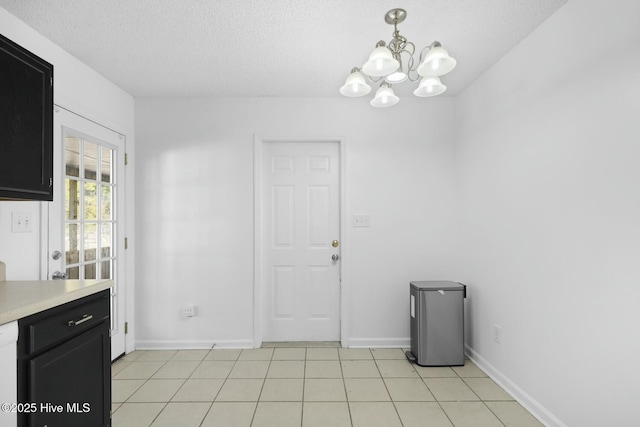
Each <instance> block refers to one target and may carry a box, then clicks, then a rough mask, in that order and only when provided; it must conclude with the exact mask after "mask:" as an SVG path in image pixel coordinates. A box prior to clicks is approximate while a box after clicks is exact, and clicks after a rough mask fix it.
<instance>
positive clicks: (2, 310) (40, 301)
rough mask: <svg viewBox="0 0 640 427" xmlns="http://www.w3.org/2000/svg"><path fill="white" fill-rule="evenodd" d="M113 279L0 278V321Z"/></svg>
mask: <svg viewBox="0 0 640 427" xmlns="http://www.w3.org/2000/svg"><path fill="white" fill-rule="evenodd" d="M112 286H113V280H33V281H27V280H20V281H12V280H9V281H6V282H0V325H2V324H3V323H8V322H11V321H13V320H18V319H21V318H23V317H27V316H30V315H32V314H35V313H39V312H41V311H44V310H48V309H50V308H53V307H56V306H59V305H62V304H65V303H68V302H71V301H74V300H77V299H79V298H82V297H86V296H88V295H92V294H95V293H97V292H100V291H102V290H105V289H109V288H110V287H112Z"/></svg>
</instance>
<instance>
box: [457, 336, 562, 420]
mask: <svg viewBox="0 0 640 427" xmlns="http://www.w3.org/2000/svg"><path fill="white" fill-rule="evenodd" d="M465 348H466V354H467V357H468V358H469V359H471V360H472V361H473V363H475V364H476V365H477V366H478V367H479V368H480V369H482V370H483V371H484V372H485V373H486V374H487V375H488V376H489V378H491V379H492V380H493V381H495V382H496V384H498V385H499V386H500V387H502V388H503V389H504V390H505V391H506V392H507V393H509V394H510V395H511V396H512V397H513V398H514V399H515V400H516V401H517V402H518V403H519V404H520V405H522V407H523V408H525V409H526V410H527V411H529V413H530V414H531V415H533V416H534V417H536V418H537V419H538V421H540V422H541V423H542V424H544V425H545V426H547V427H567V425H566V424H565V423H563V422H562V421H560V420H559V419H558V418H557V417H556V416H555V415H553V414H552V413H551V412H550V411H549V410H548V409H547V408H545V407H544V406H542V405H541V404H540V403H539V402H538V401H537V400H535V399H534V398H533V397H531V396H529V394H527V393H526V392H525V391H524V390H522V389H521V388H520V387H518V386H517V385H516V384H515V383H514V382H513V381H511V379H509V377H507V376H506V375H504V374H503V373H502V372H500V371H499V370H498V369H496V367H495V366H493V365H492V364H491V363H489V362H488V361H487V360H486V359H485V358H484V357H482V356H480V354H478V352H476V351H475V350H474V349H473V348H471V347H469V346H468V345H465Z"/></svg>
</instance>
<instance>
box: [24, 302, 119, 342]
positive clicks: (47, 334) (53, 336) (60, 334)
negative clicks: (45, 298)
mask: <svg viewBox="0 0 640 427" xmlns="http://www.w3.org/2000/svg"><path fill="white" fill-rule="evenodd" d="M109 308H110V307H109V298H108V295H107V297H103V298H99V299H93V300H91V301H87V302H86V303H84V304H81V305H78V306H75V307H71V308H69V309H67V310H64V311H62V312H59V313H56V314H52V315H51V316H48V317H46V318H44V319H38V320H37V321H35V322H33V323H30V324H29V325H28V329H29V341H28V345H27V348H26V351H27V353H28V354H31V353H34V352H37V351H39V350H41V349H43V348H45V347H47V346H49V345H51V344H55V343H57V342H61V341H64V340H66V339H68V338H71V337H73V336H75V335H77V334H79V333H81V332H83V331H86V330H88V329H90V328H92V327H93V326H95V325H97V324H99V323H100V322H104V321H105V320H108V319H109Z"/></svg>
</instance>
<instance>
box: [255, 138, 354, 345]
mask: <svg viewBox="0 0 640 427" xmlns="http://www.w3.org/2000/svg"><path fill="white" fill-rule="evenodd" d="M273 142H290V143H305V144H313V143H315V142H334V143H337V144H338V146H339V153H340V208H339V213H338V217H339V218H340V232H339V237H338V239H339V240H340V242H341V243H340V246H341V249H340V254H341V255H340V265H339V268H340V343H341V345H342V347H348V346H349V340H348V334H347V331H348V330H349V328H348V326H349V325H348V319H349V317H348V316H347V314H348V313H347V308H348V307H349V298H348V296H349V293H348V290H349V286H348V283H349V282H348V280H347V278H348V277H349V275H348V271H349V266H348V264H349V255H348V253H349V244H348V239H349V237H348V234H349V233H348V232H347V230H348V229H349V228H348V226H347V224H348V222H347V216H346V215H347V212H348V211H349V210H348V208H347V200H348V198H347V176H348V175H347V162H346V158H347V143H346V140H345V139H344V138H342V137H334V138H331V137H320V138H311V137H300V138H292V137H280V138H279V137H261V136H257V135H254V139H253V210H254V213H253V346H254V348H259V347H261V346H262V338H263V330H262V329H263V326H262V323H263V321H262V315H263V310H262V306H263V302H264V301H263V298H262V296H263V294H264V292H263V287H264V286H265V284H264V283H262V237H261V236H262V223H263V219H264V215H263V212H262V203H261V201H262V173H263V170H262V152H263V147H264V144H268V143H273ZM345 260H346V261H345Z"/></svg>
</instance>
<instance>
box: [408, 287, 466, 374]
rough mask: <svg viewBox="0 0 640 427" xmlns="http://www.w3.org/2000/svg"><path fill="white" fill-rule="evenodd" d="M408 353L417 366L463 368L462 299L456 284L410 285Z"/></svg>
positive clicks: (462, 295) (463, 293) (464, 288)
mask: <svg viewBox="0 0 640 427" xmlns="http://www.w3.org/2000/svg"><path fill="white" fill-rule="evenodd" d="M409 290H410V316H411V352H407V357H408V358H409V359H410V360H412V361H414V362H415V363H417V364H418V365H421V366H462V365H464V298H465V297H466V293H467V287H466V286H465V285H463V284H461V283H458V282H450V281H422V282H411V283H410V288H409Z"/></svg>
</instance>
